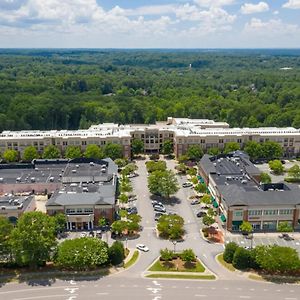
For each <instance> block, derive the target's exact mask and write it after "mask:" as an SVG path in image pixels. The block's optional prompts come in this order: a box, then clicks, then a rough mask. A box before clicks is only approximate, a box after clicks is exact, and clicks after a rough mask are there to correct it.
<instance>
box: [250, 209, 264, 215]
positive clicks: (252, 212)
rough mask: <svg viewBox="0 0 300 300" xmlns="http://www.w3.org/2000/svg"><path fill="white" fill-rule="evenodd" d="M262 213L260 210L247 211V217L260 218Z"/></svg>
mask: <svg viewBox="0 0 300 300" xmlns="http://www.w3.org/2000/svg"><path fill="white" fill-rule="evenodd" d="M261 215H262V211H261V210H249V211H248V216H261Z"/></svg>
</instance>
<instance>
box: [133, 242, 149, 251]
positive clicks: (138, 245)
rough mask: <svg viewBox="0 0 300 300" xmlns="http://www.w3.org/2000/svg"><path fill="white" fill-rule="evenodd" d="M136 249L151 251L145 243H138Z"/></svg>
mask: <svg viewBox="0 0 300 300" xmlns="http://www.w3.org/2000/svg"><path fill="white" fill-rule="evenodd" d="M136 249H138V250H141V251H144V252H148V251H149V248H148V247H147V246H145V245H143V244H137V245H136Z"/></svg>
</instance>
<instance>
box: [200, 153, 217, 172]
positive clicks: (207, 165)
mask: <svg viewBox="0 0 300 300" xmlns="http://www.w3.org/2000/svg"><path fill="white" fill-rule="evenodd" d="M212 157H213V156H211V155H208V154H204V155H203V157H202V158H201V160H200V167H201V169H203V170H204V172H205V173H206V174H207V175H209V174H210V173H216V172H217V171H216V168H215V166H214V164H213V163H212V161H211V158H212Z"/></svg>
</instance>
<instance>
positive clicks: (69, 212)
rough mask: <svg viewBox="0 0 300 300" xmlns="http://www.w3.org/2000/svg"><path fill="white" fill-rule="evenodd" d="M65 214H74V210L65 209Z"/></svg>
mask: <svg viewBox="0 0 300 300" xmlns="http://www.w3.org/2000/svg"><path fill="white" fill-rule="evenodd" d="M66 213H67V214H75V209H74V208H67V209H66Z"/></svg>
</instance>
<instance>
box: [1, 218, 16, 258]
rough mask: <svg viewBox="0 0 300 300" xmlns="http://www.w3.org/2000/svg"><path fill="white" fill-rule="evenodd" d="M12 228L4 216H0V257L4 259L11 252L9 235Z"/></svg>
mask: <svg viewBox="0 0 300 300" xmlns="http://www.w3.org/2000/svg"><path fill="white" fill-rule="evenodd" d="M12 230H13V225H12V224H11V223H10V222H9V221H8V219H7V218H6V217H2V216H0V259H1V260H6V258H7V256H8V255H9V254H10V253H11V245H10V240H9V239H10V235H11V232H12Z"/></svg>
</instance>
